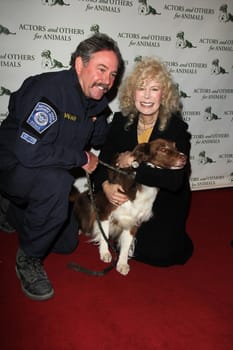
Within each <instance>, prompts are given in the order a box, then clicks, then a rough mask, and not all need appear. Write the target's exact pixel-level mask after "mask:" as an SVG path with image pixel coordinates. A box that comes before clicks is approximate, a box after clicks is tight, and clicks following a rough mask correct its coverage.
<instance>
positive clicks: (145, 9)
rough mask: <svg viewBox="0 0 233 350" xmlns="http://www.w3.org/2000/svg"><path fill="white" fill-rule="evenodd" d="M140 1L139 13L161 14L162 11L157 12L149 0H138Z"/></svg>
mask: <svg viewBox="0 0 233 350" xmlns="http://www.w3.org/2000/svg"><path fill="white" fill-rule="evenodd" d="M138 2H139V4H140V5H139V7H138V13H139V15H145V16H147V15H161V13H160V12H157V11H156V9H155V8H154V7H152V6H151V5H150V4H148V1H147V0H138Z"/></svg>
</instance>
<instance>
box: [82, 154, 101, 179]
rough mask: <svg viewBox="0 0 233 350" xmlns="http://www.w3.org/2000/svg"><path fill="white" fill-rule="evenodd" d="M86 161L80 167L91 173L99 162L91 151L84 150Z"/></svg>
mask: <svg viewBox="0 0 233 350" xmlns="http://www.w3.org/2000/svg"><path fill="white" fill-rule="evenodd" d="M86 154H87V158H88V161H87V163H86V164H85V165H83V166H82V168H83V169H84V170H85V171H86V172H87V173H88V174H91V173H92V172H93V171H94V170H95V169H96V167H97V165H98V163H99V159H98V157H97V156H96V155H95V154H94V153H92V152H86Z"/></svg>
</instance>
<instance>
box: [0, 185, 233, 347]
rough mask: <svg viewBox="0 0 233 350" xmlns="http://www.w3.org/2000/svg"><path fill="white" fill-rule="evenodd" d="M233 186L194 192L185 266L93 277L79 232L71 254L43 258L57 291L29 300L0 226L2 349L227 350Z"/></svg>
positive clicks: (230, 342)
mask: <svg viewBox="0 0 233 350" xmlns="http://www.w3.org/2000/svg"><path fill="white" fill-rule="evenodd" d="M232 200H233V188H230V189H220V190H210V191H199V192H193V201H192V206H191V211H190V216H189V220H188V231H189V233H190V236H191V237H192V239H193V241H194V245H195V252H194V255H193V257H192V259H191V260H190V261H189V262H188V263H187V264H186V265H185V266H176V267H172V268H155V267H151V266H147V265H144V264H142V263H139V262H136V261H133V260H131V271H130V273H129V275H128V276H127V277H123V276H121V275H119V274H118V273H117V272H116V271H115V270H113V271H110V272H109V273H108V274H107V275H105V276H103V277H92V276H88V275H85V274H83V273H80V272H75V271H72V270H69V269H68V268H67V263H69V262H70V261H75V262H78V263H79V264H81V265H83V266H86V267H88V268H93V269H102V268H103V267H106V266H105V265H104V264H102V263H101V262H99V260H98V253H97V248H96V247H94V246H92V245H90V244H88V243H87V242H86V241H85V239H84V238H83V237H82V239H81V243H80V245H79V248H78V249H77V251H76V252H75V253H74V254H71V255H66V256H61V255H55V254H52V255H50V256H49V257H48V259H47V260H46V262H45V266H46V270H47V272H48V275H49V277H50V279H51V281H52V283H53V285H54V288H55V292H56V295H55V297H54V298H53V299H51V300H49V301H45V302H35V301H31V300H29V299H27V298H26V297H24V295H23V294H22V292H21V289H20V285H19V281H18V280H17V278H16V275H15V271H14V263H15V254H16V250H17V236H16V234H5V233H3V232H0V276H1V287H0V302H1V310H0V321H1V328H0V332H1V335H0V348H1V349H2V350H116V349H121V350H123V349H124V350H194V349H195V350H231V349H232V348H233V247H231V245H230V242H231V240H233V229H232Z"/></svg>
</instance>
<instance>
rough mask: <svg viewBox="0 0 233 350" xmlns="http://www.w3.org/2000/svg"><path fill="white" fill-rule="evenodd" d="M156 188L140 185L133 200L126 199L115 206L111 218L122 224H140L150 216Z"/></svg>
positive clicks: (156, 191)
mask: <svg viewBox="0 0 233 350" xmlns="http://www.w3.org/2000/svg"><path fill="white" fill-rule="evenodd" d="M157 193H158V189H157V188H155V187H147V186H142V190H141V191H138V192H137V194H136V198H135V200H133V201H127V202H125V203H124V204H122V205H120V206H119V207H117V209H116V210H114V211H113V212H112V213H111V219H112V220H116V221H118V222H119V223H120V224H121V225H122V226H134V225H140V224H141V223H142V222H143V221H147V220H149V219H150V217H151V216H152V206H153V203H154V200H155V198H156V195H157Z"/></svg>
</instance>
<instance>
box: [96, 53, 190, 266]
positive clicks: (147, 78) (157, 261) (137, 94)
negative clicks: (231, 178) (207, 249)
mask: <svg viewBox="0 0 233 350" xmlns="http://www.w3.org/2000/svg"><path fill="white" fill-rule="evenodd" d="M119 103H120V112H117V113H115V114H114V117H113V121H112V123H111V126H110V130H109V133H108V137H107V140H106V142H105V145H104V147H103V149H102V150H101V153H100V156H99V157H100V159H101V160H102V161H104V162H106V163H110V161H111V159H112V158H113V156H114V155H115V154H116V153H121V155H120V160H119V166H120V167H128V166H131V164H132V162H133V159H132V157H131V156H130V154H129V151H131V150H132V149H133V148H134V147H135V145H136V144H137V143H141V142H149V141H152V140H155V139H156V138H165V139H169V140H172V141H174V142H175V143H176V145H177V148H178V149H179V150H180V151H182V152H183V153H185V154H186V155H187V156H189V151H190V134H189V133H188V131H187V129H188V126H187V124H186V123H185V122H184V121H183V120H182V117H181V113H180V103H179V96H178V93H177V89H175V85H174V83H173V81H172V79H171V76H170V74H169V73H168V71H167V69H166V68H165V66H164V65H163V64H162V63H161V62H160V61H159V60H157V59H155V58H148V57H147V58H144V59H142V60H141V61H140V62H138V63H137V64H136V66H135V68H134V70H133V71H132V72H131V74H129V75H128V77H126V78H125V79H124V81H123V83H122V85H121V87H120V90H119ZM188 163H189V162H188ZM135 171H136V180H137V182H139V183H142V184H144V185H148V186H155V187H159V188H160V191H159V193H158V196H157V198H156V200H155V203H154V205H153V213H154V215H153V217H152V218H151V219H150V220H149V221H147V222H145V223H143V224H142V225H141V226H140V227H139V229H138V232H137V236H136V240H135V241H134V243H135V244H134V247H132V248H134V251H133V257H134V258H135V259H136V260H138V261H142V262H144V263H147V264H151V265H154V266H171V265H175V264H184V263H185V262H186V261H187V260H188V259H189V258H190V257H191V255H192V252H193V244H192V241H191V239H190V238H189V237H188V235H187V233H186V227H185V226H186V219H187V215H188V212H189V205H190V199H191V191H190V186H189V164H187V165H186V166H185V167H184V168H183V169H181V170H168V169H158V168H151V167H150V166H148V165H146V164H141V165H140V166H139V167H137V168H136V169H135ZM94 181H95V186H96V190H100V189H102V190H103V191H104V192H105V194H106V196H107V198H108V200H109V201H110V202H111V203H113V204H115V205H121V204H122V203H124V202H125V201H126V200H127V197H126V196H125V195H124V193H122V189H121V187H120V185H117V184H111V183H109V181H108V175H107V169H106V168H105V167H103V166H99V167H98V170H97V171H96V173H95V176H94Z"/></svg>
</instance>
